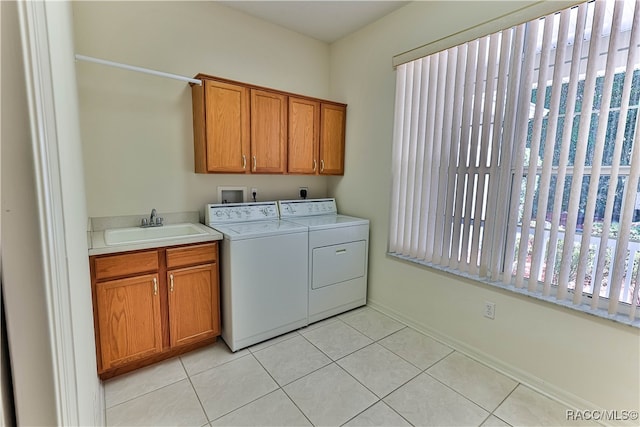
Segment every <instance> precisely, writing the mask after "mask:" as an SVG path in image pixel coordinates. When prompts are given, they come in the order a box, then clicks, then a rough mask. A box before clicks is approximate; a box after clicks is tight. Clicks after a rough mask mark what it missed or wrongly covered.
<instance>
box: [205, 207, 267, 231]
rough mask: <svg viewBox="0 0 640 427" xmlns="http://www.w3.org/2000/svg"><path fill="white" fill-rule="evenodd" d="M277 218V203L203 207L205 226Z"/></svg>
mask: <svg viewBox="0 0 640 427" xmlns="http://www.w3.org/2000/svg"><path fill="white" fill-rule="evenodd" d="M278 218H279V214H278V202H275V201H274V202H254V203H222V204H208V205H207V206H206V207H205V222H206V224H207V225H212V224H229V223H234V222H248V221H260V220H266V219H270V220H273V219H278Z"/></svg>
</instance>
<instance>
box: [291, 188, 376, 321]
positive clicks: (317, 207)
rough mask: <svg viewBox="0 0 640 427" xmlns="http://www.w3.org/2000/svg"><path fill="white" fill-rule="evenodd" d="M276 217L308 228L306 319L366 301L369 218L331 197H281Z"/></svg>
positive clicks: (348, 308)
mask: <svg viewBox="0 0 640 427" xmlns="http://www.w3.org/2000/svg"><path fill="white" fill-rule="evenodd" d="M279 204H280V218H281V219H283V220H287V221H292V222H295V223H297V224H300V225H304V226H306V227H308V229H309V248H308V254H309V272H308V283H309V323H313V322H317V321H318V320H322V319H325V318H327V317H330V316H333V315H336V314H338V313H342V312H345V311H348V310H351V309H353V308H356V307H360V306H362V305H365V304H366V303H367V270H368V255H369V220H367V219H362V218H356V217H352V216H346V215H339V214H338V209H337V206H336V200H335V199H309V200H281V201H280V202H279Z"/></svg>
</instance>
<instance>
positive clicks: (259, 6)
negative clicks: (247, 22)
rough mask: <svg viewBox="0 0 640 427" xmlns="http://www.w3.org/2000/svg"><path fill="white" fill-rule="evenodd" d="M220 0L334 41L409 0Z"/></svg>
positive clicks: (313, 35)
mask: <svg viewBox="0 0 640 427" xmlns="http://www.w3.org/2000/svg"><path fill="white" fill-rule="evenodd" d="M219 3H222V4H224V5H225V6H229V7H232V8H234V9H237V10H239V11H242V12H245V13H247V14H249V15H252V16H254V17H256V18H260V19H264V20H266V21H269V22H271V23H274V24H277V25H280V26H283V27H285V28H288V29H290V30H292V31H296V32H298V33H301V34H305V35H307V36H309V37H312V38H314V39H317V40H320V41H323V42H326V43H333V42H334V41H336V40H339V39H341V38H342V37H344V36H346V35H347V34H350V33H352V32H354V31H357V30H359V29H360V28H362V27H364V26H366V25H367V24H370V23H371V22H374V21H377V20H378V19H380V18H382V17H383V16H385V15H387V14H389V13H391V12H392V11H394V10H396V9H398V8H400V7H402V6H404V5H406V4H407V3H409V2H408V1H399V0H391V1H382V0H381V1H367V0H358V1H333V0H297V1H270V0H262V1H219Z"/></svg>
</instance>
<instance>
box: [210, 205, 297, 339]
mask: <svg viewBox="0 0 640 427" xmlns="http://www.w3.org/2000/svg"><path fill="white" fill-rule="evenodd" d="M205 217H206V218H205V219H206V224H207V225H208V226H209V227H211V228H214V229H216V230H218V231H219V232H220V233H222V234H223V236H224V238H223V240H222V245H221V249H220V257H221V271H220V274H221V316H222V338H223V339H224V341H225V342H226V343H227V345H228V346H229V348H230V349H231V351H236V350H239V349H241V348H244V347H247V346H250V345H252V344H255V343H258V342H260V341H264V340H266V339H269V338H272V337H275V336H277V335H281V334H283V333H285V332H289V331H292V330H295V329H298V328H301V327H304V326H306V325H307V304H308V300H307V294H308V290H307V272H308V266H307V248H308V231H307V227H305V226H301V225H299V224H295V223H292V222H287V221H280V220H279V215H278V206H277V202H257V203H229V204H210V205H207V206H206V212H205Z"/></svg>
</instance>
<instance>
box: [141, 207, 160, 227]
mask: <svg viewBox="0 0 640 427" xmlns="http://www.w3.org/2000/svg"><path fill="white" fill-rule="evenodd" d="M162 220H163V218H162V217H159V216H158V212H157V211H156V210H155V208H154V209H151V216H150V217H149V219H147V218H142V221H140V222H141V224H140V227H160V226H162Z"/></svg>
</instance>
